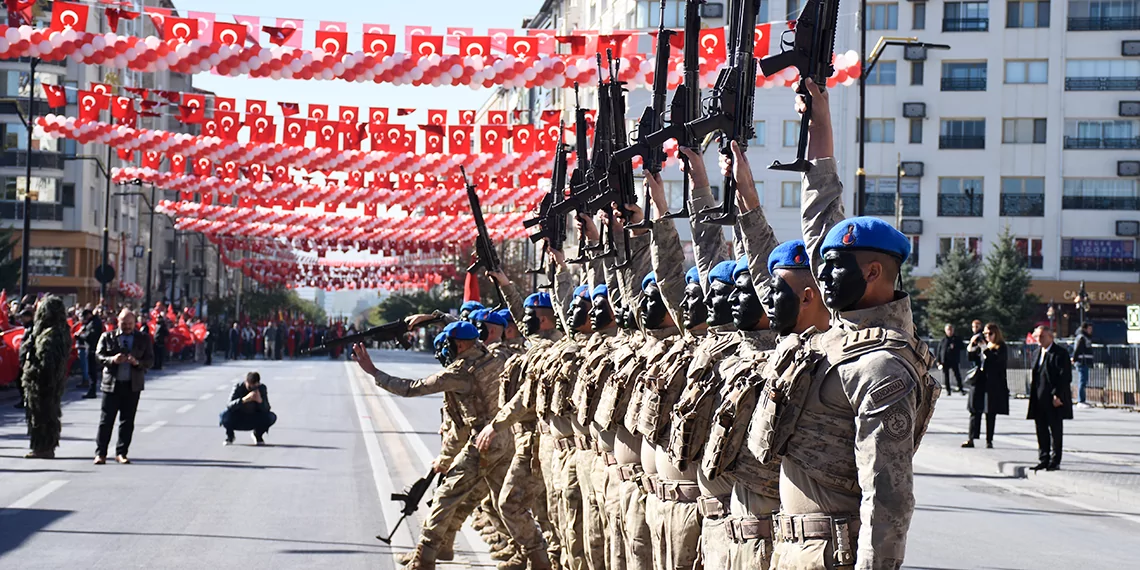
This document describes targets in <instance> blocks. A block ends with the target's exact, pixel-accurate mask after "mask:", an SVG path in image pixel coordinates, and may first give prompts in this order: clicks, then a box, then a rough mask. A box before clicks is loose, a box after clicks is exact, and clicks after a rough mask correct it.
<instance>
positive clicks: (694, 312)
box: [681, 283, 709, 330]
mask: <svg viewBox="0 0 1140 570" xmlns="http://www.w3.org/2000/svg"><path fill="white" fill-rule="evenodd" d="M681 309H682V310H683V311H684V313H685V314H684V318H685V323H684V325H685V329H686V330H688V329H691V328H693V327H698V326H700V325H701V324H702V323H704V322H705V321H706V320H708V317H709V309H708V307H706V306H705V293H704V291H702V290H701V286H700V285H698V284H696V283H689V284H688V285H686V286H685V298H684V299H683V300H682V301H681Z"/></svg>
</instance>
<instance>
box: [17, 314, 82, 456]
mask: <svg viewBox="0 0 1140 570" xmlns="http://www.w3.org/2000/svg"><path fill="white" fill-rule="evenodd" d="M33 330H34V333H33V334H32V335H30V336H29V337H25V338H24V341H23V342H24V345H25V346H26V347H27V359H26V360H25V361H24V368H23V377H22V378H23V389H24V401H25V402H26V407H25V408H24V415H25V417H27V420H28V437H29V438H30V439H31V448H32V450H31V451H29V452H28V454H27V455H25V456H24V457H27V458H37V459H53V458H55V448H57V447H59V432H60V430H61V429H62V428H63V425H62V424H61V423H60V417H61V416H62V415H63V412H62V410H61V409H60V399H61V398H62V397H63V390H64V387H65V384H66V380H67V362H68V357H69V356H70V353H71V346H72V339H71V331H70V330H69V329H68V326H67V312H66V310H65V309H64V308H63V300H62V299H60V298H59V297H56V296H54V295H48V296H47V297H44V299H43V300H42V301H41V302H40V304H39V307H38V308H37V309H36V317H35V327H34V329H33Z"/></svg>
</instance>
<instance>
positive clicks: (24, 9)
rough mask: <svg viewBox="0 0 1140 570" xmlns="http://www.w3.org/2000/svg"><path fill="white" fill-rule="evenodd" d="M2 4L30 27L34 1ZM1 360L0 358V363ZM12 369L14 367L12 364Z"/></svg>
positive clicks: (13, 23)
mask: <svg viewBox="0 0 1140 570" xmlns="http://www.w3.org/2000/svg"><path fill="white" fill-rule="evenodd" d="M4 3H5V4H6V7H7V9H8V27H10V28H18V27H20V26H31V25H32V7H33V6H35V5H36V0H6V1H5V2H4ZM0 318H2V317H0ZM2 324H4V323H3V322H0V325H2ZM13 358H14V357H13ZM2 360H3V359H2V358H0V361H2ZM13 367H15V365H14V364H13Z"/></svg>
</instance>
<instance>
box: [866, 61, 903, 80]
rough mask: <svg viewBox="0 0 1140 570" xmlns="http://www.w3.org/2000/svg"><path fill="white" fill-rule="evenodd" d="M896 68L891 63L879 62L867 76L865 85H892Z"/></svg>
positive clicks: (893, 63)
mask: <svg viewBox="0 0 1140 570" xmlns="http://www.w3.org/2000/svg"><path fill="white" fill-rule="evenodd" d="M897 67H898V66H897V65H896V63H895V62H893V61H880V62H879V63H877V64H875V67H874V69H872V70H871V73H869V74H867V85H894V84H895V70H896V69H897Z"/></svg>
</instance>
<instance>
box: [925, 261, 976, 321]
mask: <svg viewBox="0 0 1140 570" xmlns="http://www.w3.org/2000/svg"><path fill="white" fill-rule="evenodd" d="M979 266H980V264H979V263H978V260H977V259H976V258H975V257H974V254H973V253H969V252H966V251H965V250H964V249H959V248H953V249H952V250H951V251H950V253H949V254H947V255H946V256H945V257H944V258H943V259H942V265H941V266H939V268H938V271H937V272H936V273H935V274H934V278H933V279H932V280H931V283H930V290H929V291H927V294H926V300H927V302H926V329H927V330H928V331H941V330H942V328H943V327H944V326H946V325H947V324H951V325H954V328H955V329H957V330H960V331H964V330H968V327H967V326H966V325H968V324H969V323H970V321H972V320H974V319H980V318H985V317H986V315H985V312H984V311H985V290H984V289H983V284H982V274H981V268H980V267H979Z"/></svg>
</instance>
